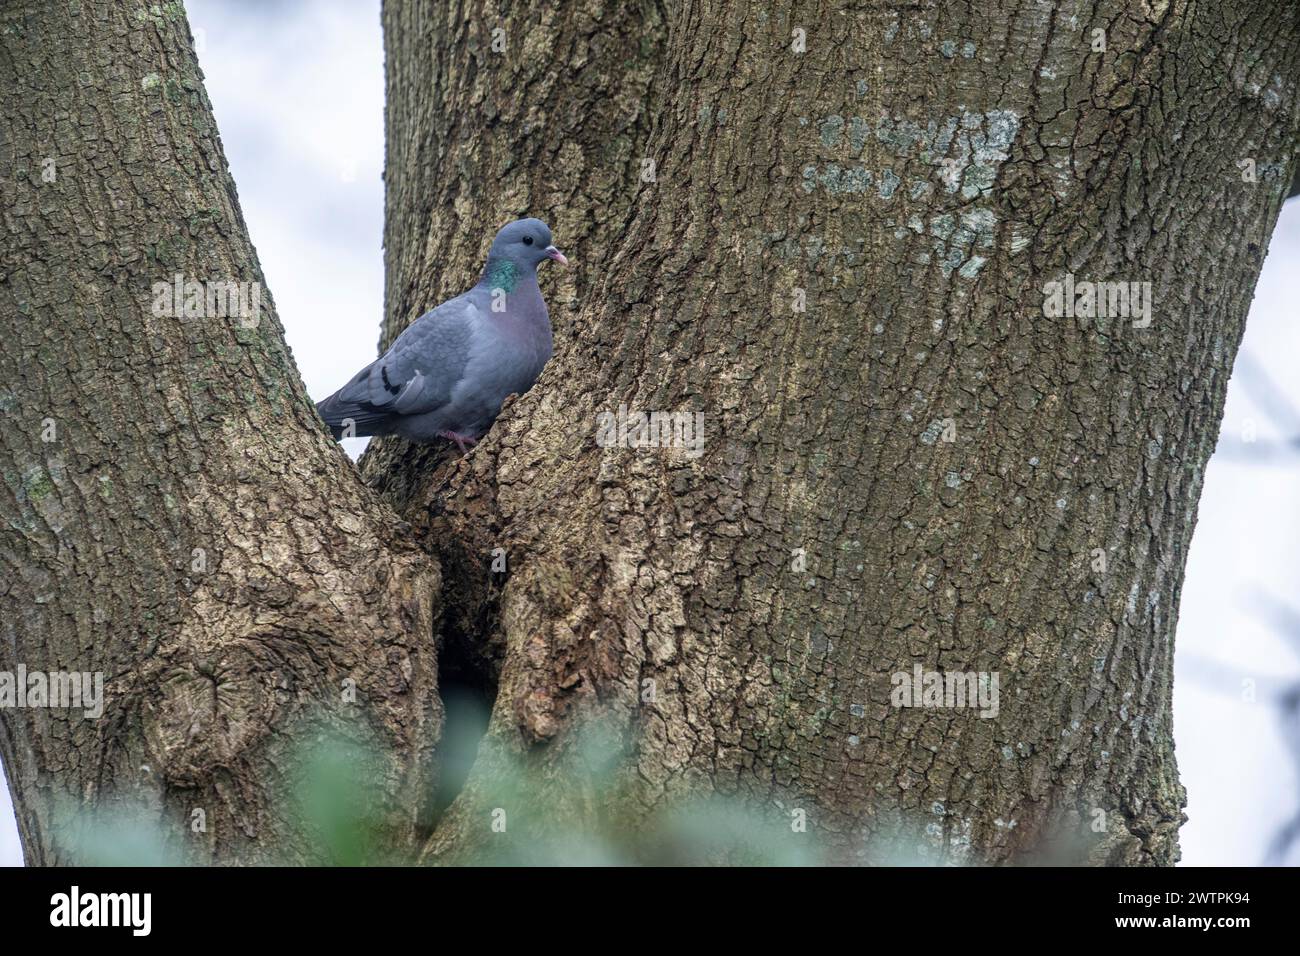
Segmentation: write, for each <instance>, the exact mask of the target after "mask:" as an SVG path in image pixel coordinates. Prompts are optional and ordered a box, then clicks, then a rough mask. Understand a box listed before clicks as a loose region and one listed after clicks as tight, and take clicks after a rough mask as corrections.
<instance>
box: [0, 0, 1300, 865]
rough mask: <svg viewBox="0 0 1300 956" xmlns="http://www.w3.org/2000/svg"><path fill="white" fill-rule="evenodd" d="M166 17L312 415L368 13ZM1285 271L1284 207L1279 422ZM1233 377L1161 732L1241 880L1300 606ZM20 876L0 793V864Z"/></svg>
mask: <svg viewBox="0 0 1300 956" xmlns="http://www.w3.org/2000/svg"><path fill="white" fill-rule="evenodd" d="M186 7H187V9H188V11H189V15H190V23H191V26H192V27H193V29H194V31H195V35H196V38H197V40H198V42H199V44H200V62H201V63H202V66H203V70H204V73H205V74H206V78H207V86H208V92H209V94H210V96H211V98H212V102H213V105H214V107H215V109H216V115H217V122H218V125H219V127H220V129H221V137H222V140H223V142H224V144H225V149H226V155H227V157H228V158H229V160H230V164H231V167H232V168H233V170H234V176H235V182H236V183H237V185H238V189H239V198H240V201H241V204H242V206H243V210H244V215H245V218H246V219H247V221H248V227H249V229H250V231H251V233H252V238H253V242H254V243H255V244H256V247H257V252H258V256H259V258H260V259H261V262H262V267H263V270H264V271H265V273H266V279H267V282H268V284H269V286H270V290H271V293H272V294H273V295H274V297H275V304H276V307H277V309H278V311H279V314H280V318H281V320H282V321H283V322H284V326H285V330H286V334H287V335H288V340H289V345H290V347H291V348H292V349H293V352H294V356H295V358H296V359H297V362H298V367H299V369H300V370H301V372H302V376H303V379H304V381H305V382H306V384H307V389H308V391H309V392H310V393H311V395H312V396H313V397H314V398H317V399H320V398H323V397H324V396H325V395H327V394H329V393H330V392H332V391H333V390H334V389H336V388H338V387H339V385H341V384H342V383H343V382H344V381H346V380H347V379H348V378H349V377H350V376H351V375H352V373H353V372H355V371H356V370H357V368H359V367H360V366H361V365H362V364H363V363H364V362H365V361H368V360H369V359H370V358H373V356H374V354H375V346H376V343H377V342H378V338H379V323H380V319H381V317H382V312H383V250H382V229H383V182H382V180H381V178H380V177H381V173H382V171H383V154H384V143H383V105H384V104H383V97H384V80H383V49H382V44H381V37H380V28H379V3H378V0H313V2H311V3H283V2H250V0H187V3H186ZM1298 265H1300V199H1297V200H1293V201H1292V202H1290V203H1288V204H1287V206H1286V208H1285V209H1284V210H1283V213H1282V218H1281V221H1280V222H1279V224H1278V227H1277V232H1276V234H1275V235H1274V237H1273V242H1272V245H1271V247H1270V249H1269V255H1268V259H1267V261H1266V262H1265V264H1264V271H1263V274H1262V275H1261V276H1260V280H1259V287H1258V289H1257V290H1256V297H1255V302H1254V305H1253V307H1252V309H1251V313H1250V320H1249V323H1248V325H1247V331H1246V338H1245V342H1244V343H1243V346H1242V357H1243V360H1245V361H1252V360H1253V361H1254V362H1255V363H1257V364H1259V365H1260V366H1261V367H1262V368H1264V369H1266V370H1268V371H1270V372H1271V374H1272V377H1273V381H1274V382H1275V383H1276V384H1277V385H1278V386H1279V387H1280V388H1281V389H1282V390H1283V391H1284V393H1285V397H1286V399H1287V400H1289V401H1290V402H1291V403H1292V404H1293V405H1294V406H1295V407H1296V408H1300V376H1297V375H1296V374H1295V373H1294V371H1293V369H1292V368H1291V367H1290V366H1289V363H1290V362H1293V361H1294V358H1295V357H1296V356H1300V331H1297V328H1296V324H1295V322H1294V317H1295V314H1296V301H1297V299H1298V298H1300V295H1298V294H1300V268H1298ZM468 278H469V277H467V279H468ZM431 304H432V303H431ZM1241 369H1242V361H1239V362H1238V374H1237V375H1235V376H1234V379H1233V381H1232V384H1231V385H1230V387H1229V390H1228V403H1227V410H1226V413H1225V417H1224V422H1223V438H1222V440H1221V442H1220V451H1219V453H1218V454H1216V456H1215V458H1214V460H1213V461H1212V462H1211V463H1210V466H1209V469H1208V472H1207V475H1206V482H1205V491H1204V495H1203V496H1202V499H1201V507H1200V518H1199V523H1198V525H1197V529H1196V536H1195V538H1194V540H1193V542H1192V550H1191V556H1190V559H1189V562H1188V569H1187V580H1186V583H1185V585H1184V588H1183V598H1182V609H1181V612H1180V615H1179V625H1178V640H1177V664H1176V680H1175V687H1174V726H1175V743H1176V745H1177V755H1178V765H1179V770H1180V772H1181V775H1182V779H1183V784H1184V785H1185V786H1186V788H1187V792H1188V802H1189V805H1188V808H1187V813H1188V816H1189V818H1190V819H1189V820H1188V823H1187V824H1186V826H1184V827H1183V830H1182V847H1183V863H1184V864H1198V865H1214V864H1243V865H1253V864H1257V863H1259V862H1261V861H1262V860H1263V858H1264V854H1265V852H1266V848H1267V846H1268V842H1269V840H1270V839H1271V837H1272V836H1273V834H1274V833H1275V832H1276V830H1277V828H1278V827H1279V826H1280V825H1281V824H1282V823H1283V822H1284V821H1285V820H1286V819H1287V818H1288V817H1289V816H1291V815H1293V814H1295V813H1296V812H1297V794H1300V780H1298V779H1297V774H1296V764H1295V761H1294V758H1292V757H1291V756H1289V755H1288V751H1287V749H1286V746H1285V744H1284V740H1283V737H1282V735H1281V734H1280V733H1279V729H1278V728H1279V719H1278V716H1277V710H1276V709H1275V708H1274V707H1273V706H1272V704H1271V702H1270V699H1269V688H1270V687H1271V686H1273V685H1276V684H1278V683H1279V682H1285V681H1288V680H1289V681H1290V682H1291V683H1293V684H1294V683H1296V682H1297V681H1300V638H1293V640H1292V641H1291V643H1288V642H1287V641H1286V640H1285V639H1284V638H1283V637H1281V636H1280V634H1279V629H1278V628H1277V627H1276V626H1275V625H1274V623H1273V622H1271V621H1270V620H1269V619H1268V618H1267V617H1266V616H1265V611H1266V608H1267V606H1268V605H1267V603H1266V601H1265V600H1264V596H1266V595H1272V596H1274V597H1275V598H1276V599H1278V600H1280V601H1283V602H1290V601H1293V600H1295V601H1297V602H1300V598H1297V597H1296V595H1295V592H1296V587H1295V584H1296V577H1297V575H1296V571H1297V564H1298V562H1300V545H1298V544H1297V542H1300V496H1298V495H1297V494H1296V488H1297V478H1300V467H1297V464H1298V462H1297V460H1296V459H1288V460H1287V461H1286V462H1285V463H1284V464H1280V465H1269V466H1265V465H1259V464H1250V463H1244V462H1242V461H1240V460H1239V459H1234V458H1233V457H1232V456H1231V455H1230V454H1229V452H1230V451H1232V450H1233V449H1236V448H1238V447H1239V446H1240V442H1239V441H1238V439H1239V438H1240V436H1241V435H1242V434H1243V429H1245V428H1246V427H1247V426H1248V424H1249V423H1250V422H1251V421H1253V424H1254V427H1255V429H1256V431H1257V434H1258V442H1257V444H1256V446H1255V447H1260V446H1263V445H1264V444H1265V443H1266V442H1267V441H1268V439H1270V438H1278V437H1285V435H1286V434H1287V431H1286V429H1285V428H1283V427H1281V426H1282V423H1281V422H1280V421H1279V415H1278V414H1277V412H1276V410H1274V411H1273V412H1272V413H1271V414H1270V413H1269V412H1267V411H1265V409H1264V408H1262V407H1261V406H1260V405H1258V404H1257V403H1256V402H1255V401H1252V399H1251V398H1250V397H1248V396H1247V394H1246V390H1245V389H1244V388H1243V387H1242V385H1241V382H1240V379H1241V377H1242V376H1241V374H1240V372H1241ZM363 441H364V440H354V441H353V443H352V446H351V449H350V450H351V451H353V452H355V451H356V450H357V448H358V446H360V445H361V444H362V443H363ZM1230 445H1231V446H1232V448H1229V446H1230ZM1247 678H1249V679H1253V680H1255V681H1256V685H1257V688H1258V693H1257V700H1256V701H1255V702H1250V701H1249V700H1245V699H1243V693H1242V680H1243V679H1247ZM1297 735H1298V736H1300V728H1298V729H1297ZM1297 746H1300V745H1297ZM21 861H22V857H21V852H20V849H19V846H18V837H17V831H16V829H15V826H14V822H13V813H12V809H11V807H10V806H9V802H8V794H7V792H5V790H4V788H2V787H0V864H7V865H20V864H21ZM1291 862H1293V863H1294V862H1300V854H1295V853H1293V854H1292V860H1291Z"/></svg>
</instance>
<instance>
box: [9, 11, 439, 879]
mask: <svg viewBox="0 0 1300 956" xmlns="http://www.w3.org/2000/svg"><path fill="white" fill-rule="evenodd" d="M0 123H2V124H3V125H0V229H2V230H3V233H4V236H5V241H4V245H3V248H2V249H0V332H2V334H3V336H4V341H5V346H4V350H3V353H2V354H0V383H3V384H2V385H0V404H2V405H3V408H4V410H5V421H6V426H5V428H4V429H3V431H2V432H0V449H3V451H2V452H0V455H2V461H3V469H4V486H3V487H4V490H3V493H2V494H0V514H2V515H3V519H4V524H5V533H4V538H3V545H2V547H0V562H2V564H3V569H4V582H5V584H4V588H3V597H2V598H0V619H2V620H3V623H4V632H3V637H2V639H0V671H8V672H10V673H12V672H14V671H15V670H16V669H17V667H18V666H19V665H22V666H24V667H25V668H26V669H27V670H28V671H29V672H30V671H38V670H39V671H43V672H52V671H74V670H75V671H79V672H101V673H102V674H103V675H104V681H105V696H106V702H105V707H104V714H103V716H102V717H101V718H100V719H98V720H91V719H81V715H80V713H77V712H75V711H73V712H69V711H64V710H44V709H17V708H9V709H4V708H0V756H2V757H3V761H4V766H5V769H6V771H7V774H8V778H9V783H10V787H11V790H12V792H13V795H14V805H15V809H16V812H17V817H18V824H19V831H20V834H21V837H22V843H23V848H24V855H25V858H26V861H27V863H28V864H54V863H65V862H69V861H75V860H78V859H85V853H86V852H87V848H86V846H85V840H86V838H87V834H86V831H87V830H93V829H94V828H95V827H96V826H98V827H100V828H102V827H104V826H108V825H117V824H118V822H119V821H118V818H117V816H116V814H117V813H122V814H128V815H129V816H130V818H131V820H132V821H133V822H140V815H141V814H142V815H143V822H145V823H146V824H148V825H150V826H151V827H152V828H153V829H154V830H156V832H157V834H158V836H159V838H160V839H161V841H162V848H161V850H160V852H165V853H166V854H167V858H169V859H175V858H180V859H186V860H191V861H199V862H203V861H210V862H226V863H230V862H237V863H259V862H270V861H287V862H305V861H309V860H313V859H317V858H318V849H319V844H318V841H317V839H316V835H314V834H311V833H306V832H303V831H302V828H301V827H300V826H299V821H298V820H297V819H296V818H295V816H294V815H293V814H292V813H291V812H289V811H287V809H286V803H285V794H286V792H287V791H288V789H289V784H290V782H291V777H292V775H293V774H294V773H295V772H297V771H296V770H295V768H296V767H297V766H298V765H297V763H296V761H297V759H298V755H297V751H298V750H299V749H300V748H301V747H302V745H304V744H305V743H306V742H308V741H311V740H314V739H316V737H317V736H318V735H319V734H320V733H321V732H323V730H324V728H326V727H329V728H332V730H331V733H334V734H337V735H341V736H343V737H345V738H346V739H349V740H353V741H356V742H358V743H362V742H364V743H365V745H366V746H368V747H372V748H374V749H375V750H376V751H377V754H378V756H379V759H380V761H381V762H380V763H379V764H378V765H377V766H376V768H375V775H374V777H373V779H371V780H370V781H368V783H369V792H370V796H371V799H372V800H373V802H374V806H375V808H376V823H377V825H378V826H379V828H380V829H381V831H382V832H384V833H385V834H386V837H385V839H386V840H387V841H389V842H390V843H392V844H395V845H406V846H409V845H410V844H411V843H412V842H413V841H414V840H415V839H416V831H417V826H418V822H419V817H420V814H421V812H423V811H422V807H423V806H424V805H425V804H427V797H426V794H427V793H428V792H429V790H430V789H431V774H432V760H431V756H432V749H433V743H434V741H435V740H436V734H437V728H438V724H439V721H440V719H441V711H440V705H439V700H438V696H437V670H436V665H435V661H434V655H433V653H432V649H431V646H430V641H429V635H430V633H431V629H432V628H433V623H434V615H435V609H436V606H437V604H436V593H437V590H438V586H439V585H438V573H437V570H436V566H435V564H434V563H433V562H432V561H431V560H430V559H429V558H428V557H427V556H425V555H424V554H423V553H422V552H421V550H420V549H418V548H417V547H415V546H413V545H412V544H410V543H409V542H410V536H409V534H407V533H405V532H404V531H403V529H402V527H401V526H400V523H399V522H398V521H397V519H396V518H395V517H394V516H393V515H392V514H391V512H390V511H389V510H388V509H386V508H385V507H383V506H382V505H381V504H380V503H379V502H378V501H377V500H376V498H375V497H374V496H373V495H372V494H371V493H369V492H368V491H367V490H366V489H365V488H364V486H363V485H362V484H361V482H360V481H359V480H358V478H357V476H356V473H355V471H354V470H353V469H352V468H351V466H350V465H349V464H348V462H347V460H346V458H345V457H344V456H343V455H342V453H341V452H340V451H339V450H338V448H337V447H336V446H335V445H334V443H333V442H331V441H330V440H329V438H328V436H327V435H326V434H325V433H324V432H323V431H322V428H321V425H320V423H319V420H318V419H317V418H316V415H315V411H314V409H313V407H312V405H311V403H310V401H309V400H308V399H307V396H306V394H305V392H304V390H303V387H302V383H301V381H300V379H299V377H298V373H297V371H296V369H295V368H294V364H293V360H292V358H291V356H290V354H289V350H288V349H287V347H286V346H285V343H284V335H283V330H282V328H281V326H280V323H279V320H278V319H277V317H276V315H275V310H274V306H273V304H272V303H271V302H270V297H269V294H267V293H265V292H263V295H262V301H261V305H260V309H258V310H257V311H255V312H254V311H252V310H247V311H245V312H242V313H240V315H239V316H238V317H229V316H228V317H224V318H223V317H214V316H211V315H209V316H208V317H190V318H186V317H185V316H184V315H183V314H182V315H180V316H177V317H172V316H167V315H162V316H160V315H158V314H156V311H155V308H154V306H155V299H156V298H157V295H156V292H155V290H154V285H155V283H158V282H162V283H164V284H166V285H171V284H172V283H173V281H174V277H175V276H177V275H180V276H182V277H183V279H184V280H186V281H190V280H195V281H199V282H205V281H208V280H232V281H252V282H256V283H259V284H261V283H262V273H261V269H260V267H259V265H258V262H257V257H256V255H255V254H254V251H253V248H252V246H251V244H250V243H249V239H248V235H247V230H246V229H245V226H244V222H243V218H242V215H241V213H240V210H239V204H238V200H237V198H236V194H235V187H234V183H233V182H232V180H231V178H230V172H229V169H228V167H227V164H226V160H225V156H224V155H223V153H222V149H221V144H220V140H219V138H218V136H217V130H216V127H215V124H214V122H213V117H212V111H211V106H210V104H209V102H208V99H207V96H206V94H205V92H204V89H203V83H202V77H201V74H200V72H199V69H198V66H197V63H196V61H195V58H194V55H193V52H192V43H191V40H190V37H189V32H188V27H187V25H186V21H185V16H184V11H183V9H182V7H181V5H180V4H179V3H169V4H163V5H160V6H145V5H139V4H119V3H72V4H67V5H65V4H54V5H51V4H46V3H41V2H35V0H32V2H15V3H6V4H5V5H4V7H3V9H2V10H0ZM159 311H162V312H166V311H167V309H166V308H165V307H164V308H161V309H160V310H159ZM354 701H355V703H354ZM113 808H116V809H113ZM90 818H94V820H95V823H94V824H92V825H88V824H87V821H88V819H90Z"/></svg>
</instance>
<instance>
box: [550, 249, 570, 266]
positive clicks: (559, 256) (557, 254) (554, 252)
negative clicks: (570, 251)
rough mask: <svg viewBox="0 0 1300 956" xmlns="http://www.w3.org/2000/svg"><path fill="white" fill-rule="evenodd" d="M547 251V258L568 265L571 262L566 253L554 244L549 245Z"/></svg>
mask: <svg viewBox="0 0 1300 956" xmlns="http://www.w3.org/2000/svg"><path fill="white" fill-rule="evenodd" d="M545 252H546V258H548V259H554V260H555V261H556V262H558V263H559V264H560V265H562V266H567V265H568V264H569V260H568V259H566V258H564V253H563V252H561V251H560V250H559V249H556V248H555V247H554V246H547V247H546V249H545Z"/></svg>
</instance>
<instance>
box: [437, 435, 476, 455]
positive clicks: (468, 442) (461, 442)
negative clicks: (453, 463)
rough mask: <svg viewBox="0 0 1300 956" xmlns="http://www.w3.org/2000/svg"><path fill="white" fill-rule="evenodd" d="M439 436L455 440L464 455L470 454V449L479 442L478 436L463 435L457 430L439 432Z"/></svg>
mask: <svg viewBox="0 0 1300 956" xmlns="http://www.w3.org/2000/svg"><path fill="white" fill-rule="evenodd" d="M438 437H439V438H446V439H447V440H448V441H454V442H455V443H456V447H457V448H459V449H460V453H461V454H462V455H465V454H468V453H469V449H470V448H472V447H473V446H475V445H477V444H478V439H477V438H474V437H472V436H470V435H461V434H459V433H457V432H438Z"/></svg>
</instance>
